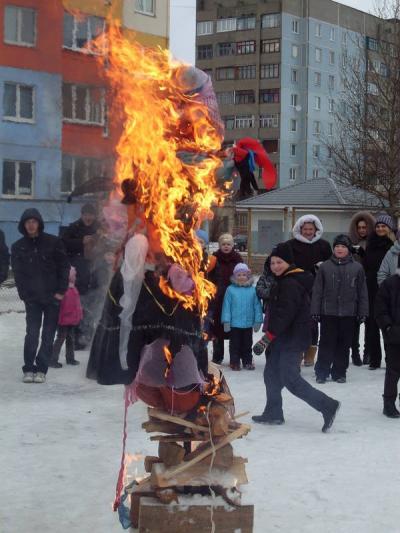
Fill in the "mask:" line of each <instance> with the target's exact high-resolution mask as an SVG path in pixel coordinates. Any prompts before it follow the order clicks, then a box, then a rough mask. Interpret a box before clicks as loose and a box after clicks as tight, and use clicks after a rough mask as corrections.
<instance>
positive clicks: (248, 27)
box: [236, 15, 257, 31]
mask: <svg viewBox="0 0 400 533" xmlns="http://www.w3.org/2000/svg"><path fill="white" fill-rule="evenodd" d="M250 20H254V24H250V25H249V22H248V21H250ZM242 21H243V22H244V24H243V28H241V27H240V25H241V22H242ZM256 24H257V18H256V16H255V15H243V16H242V17H237V19H236V31H247V30H255V28H256Z"/></svg>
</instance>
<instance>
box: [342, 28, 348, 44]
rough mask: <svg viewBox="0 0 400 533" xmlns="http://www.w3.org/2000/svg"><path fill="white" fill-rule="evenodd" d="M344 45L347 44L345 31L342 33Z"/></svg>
mask: <svg viewBox="0 0 400 533" xmlns="http://www.w3.org/2000/svg"><path fill="white" fill-rule="evenodd" d="M342 44H343V45H346V44H347V32H345V31H344V32H343V33H342Z"/></svg>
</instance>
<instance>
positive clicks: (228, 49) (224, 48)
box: [217, 43, 236, 56]
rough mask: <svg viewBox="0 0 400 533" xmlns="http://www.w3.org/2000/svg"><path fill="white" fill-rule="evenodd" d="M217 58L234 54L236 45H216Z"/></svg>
mask: <svg viewBox="0 0 400 533" xmlns="http://www.w3.org/2000/svg"><path fill="white" fill-rule="evenodd" d="M217 50H218V55H219V56H233V55H235V52H236V43H218V48H217Z"/></svg>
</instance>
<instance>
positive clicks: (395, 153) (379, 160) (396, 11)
mask: <svg viewBox="0 0 400 533" xmlns="http://www.w3.org/2000/svg"><path fill="white" fill-rule="evenodd" d="M399 16H400V0H388V1H384V2H381V3H380V4H379V6H378V7H377V11H376V18H375V23H376V24H375V25H372V24H371V25H370V26H371V27H372V26H375V30H374V31H375V33H374V34H373V35H365V36H362V37H361V38H359V39H358V42H357V43H352V44H353V46H352V47H351V46H348V48H347V49H348V50H349V51H348V52H347V53H345V54H344V59H343V66H342V92H341V96H340V99H339V102H337V105H336V107H335V110H334V117H335V133H334V136H333V137H331V139H332V140H330V141H329V140H327V141H326V144H327V146H328V151H329V153H330V154H329V155H330V158H329V160H328V161H329V162H330V168H331V170H332V173H333V174H334V176H335V178H336V180H337V181H338V182H340V183H342V184H346V185H352V186H356V187H359V188H360V189H363V190H365V191H367V192H370V193H373V194H374V195H375V196H376V197H377V198H378V199H379V200H380V201H381V203H382V207H383V206H386V208H387V210H388V211H389V212H390V213H391V214H392V215H394V216H399V215H400V20H399ZM351 48H352V51H353V53H352V52H351V51H350V49H351Z"/></svg>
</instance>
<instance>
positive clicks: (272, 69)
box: [260, 63, 280, 80]
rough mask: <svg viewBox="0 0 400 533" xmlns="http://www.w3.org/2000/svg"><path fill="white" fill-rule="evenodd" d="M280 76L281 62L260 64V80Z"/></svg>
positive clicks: (274, 78)
mask: <svg viewBox="0 0 400 533" xmlns="http://www.w3.org/2000/svg"><path fill="white" fill-rule="evenodd" d="M271 74H272V75H271ZM279 78H280V63H265V64H264V65H262V64H261V65H260V80H277V79H279Z"/></svg>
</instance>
